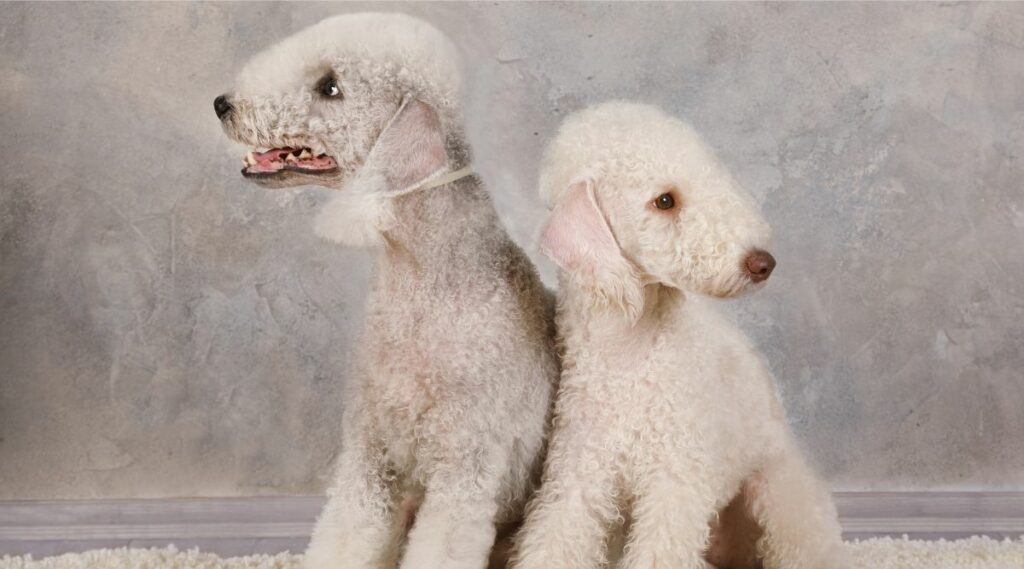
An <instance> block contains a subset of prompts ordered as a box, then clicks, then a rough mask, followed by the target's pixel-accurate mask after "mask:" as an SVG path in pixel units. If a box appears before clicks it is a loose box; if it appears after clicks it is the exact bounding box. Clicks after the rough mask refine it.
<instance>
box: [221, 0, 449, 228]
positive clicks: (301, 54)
mask: <svg viewBox="0 0 1024 569" xmlns="http://www.w3.org/2000/svg"><path fill="white" fill-rule="evenodd" d="M460 82H461V79H460V73H459V58H458V54H457V52H456V50H455V47H454V46H453V45H452V44H451V42H450V41H449V40H448V39H447V38H446V37H445V36H444V35H443V34H442V33H441V32H439V31H438V30H436V29H435V28H433V27H432V26H430V25H429V24H427V23H425V22H422V21H420V20H417V19H415V18H412V17H409V16H405V15H402V14H378V13H366V14H347V15H341V16H335V17H332V18H328V19H326V20H323V21H321V22H320V23H318V24H315V25H313V26H311V27H309V28H306V29H304V30H302V31H300V32H298V33H296V34H294V35H292V36H291V37H288V38H286V39H284V40H283V41H281V42H279V43H278V44H277V45H274V46H272V47H270V48H269V49H267V50H266V51H264V52H262V53H260V54H258V55H256V56H255V57H254V58H253V59H252V60H251V61H250V62H249V63H248V64H247V65H246V66H245V67H244V68H243V69H242V71H241V72H240V73H239V75H238V77H237V79H236V81H235V84H234V87H233V88H232V89H231V90H230V91H229V92H227V93H225V94H223V95H221V96H219V97H217V98H216V100H215V101H214V110H215V112H216V114H217V117H218V118H219V119H220V121H221V124H222V126H223V129H224V132H225V133H227V135H228V136H229V137H230V138H232V139H234V140H235V141H237V142H240V143H242V144H244V145H246V146H249V147H251V148H253V149H254V151H253V152H249V153H248V154H247V155H246V157H245V159H244V168H243V169H242V175H243V176H245V177H246V178H248V179H250V180H252V181H254V182H256V183H258V184H260V185H261V186H265V187H272V188H281V187H292V186H300V185H317V186H323V187H326V188H331V189H345V190H354V192H355V193H357V194H359V195H358V196H351V197H350V198H348V199H347V200H345V201H347V202H350V203H347V204H342V205H344V206H345V208H338V207H335V209H336V210H338V209H347V210H351V209H353V206H355V209H368V208H369V209H374V208H377V209H379V204H377V205H376V206H373V205H372V203H374V199H375V198H379V197H381V196H380V195H378V194H391V195H394V194H400V193H402V192H403V191H406V190H409V189H411V188H414V187H416V186H417V185H419V184H422V183H423V182H425V181H428V180H429V179H430V178H432V177H434V176H437V175H440V174H442V173H443V172H445V171H446V170H448V169H450V168H451V167H452V166H453V165H452V164H449V152H448V148H447V147H448V140H447V134H448V133H449V132H450V128H451V125H452V124H453V123H454V122H456V117H457V116H458V113H459V109H458V90H459V88H460ZM456 167H457V166H456ZM346 193H347V192H346ZM334 213H335V214H336V215H334V218H335V221H338V220H337V219H336V218H337V216H338V215H340V214H342V213H344V212H342V211H335V212H334ZM378 213H379V212H378ZM342 217H345V216H342ZM348 217H351V215H349V216H348ZM377 217H379V215H378V216H377ZM346 221H351V220H346ZM318 223H319V221H318ZM336 225H338V226H339V227H340V226H342V225H345V223H341V222H339V223H337V224H336ZM328 232H329V231H328ZM338 240H346V239H343V238H339V239H338Z"/></svg>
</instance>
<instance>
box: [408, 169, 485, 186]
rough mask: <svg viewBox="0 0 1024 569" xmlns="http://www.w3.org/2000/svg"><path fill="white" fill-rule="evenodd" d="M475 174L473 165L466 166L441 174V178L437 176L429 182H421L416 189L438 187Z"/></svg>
mask: <svg viewBox="0 0 1024 569" xmlns="http://www.w3.org/2000/svg"><path fill="white" fill-rule="evenodd" d="M473 174H474V172H473V167H472V166H466V167H465V168H459V169H458V170H456V171H454V172H448V173H447V174H445V175H443V176H441V177H440V178H436V179H434V180H430V181H429V182H424V183H423V184H420V185H419V186H416V188H415V189H417V190H429V189H431V188H437V187H440V186H443V185H445V184H450V183H452V182H456V181H458V180H461V179H463V178H465V177H467V176H472V175H473Z"/></svg>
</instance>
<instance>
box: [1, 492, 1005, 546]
mask: <svg viewBox="0 0 1024 569" xmlns="http://www.w3.org/2000/svg"><path fill="white" fill-rule="evenodd" d="M835 499H836V505H837V506H838V508H839V514H840V521H841V522H842V525H843V531H844V536H845V537H846V538H847V539H864V538H868V537H877V536H886V535H891V536H901V535H908V536H909V537H911V538H917V539H938V538H946V539H955V538H959V537H966V536H969V535H976V534H981V535H988V536H992V537H996V538H1003V537H1018V536H1021V535H1024V492H837V493H836V494H835ZM322 505H323V497H320V496H289V497H246V498H187V499H162V500H86V501H14V502H0V555H3V554H12V555H23V554H28V553H31V554H32V555H34V556H36V557H40V556H45V555H55V554H59V553H65V552H73V551H85V550H87V549H95V548H99V547H125V546H128V547H156V546H165V545H169V544H174V545H176V546H177V547H178V548H179V549H186V548H192V547H198V548H199V549H201V550H203V551H210V552H213V553H218V554H220V555H245V554H252V553H277V552H280V551H292V552H296V553H297V552H301V551H302V550H303V549H304V548H305V545H306V542H307V541H308V539H309V534H310V531H311V530H312V527H313V521H314V520H315V518H316V515H317V513H318V512H319V510H320V507H321V506H322Z"/></svg>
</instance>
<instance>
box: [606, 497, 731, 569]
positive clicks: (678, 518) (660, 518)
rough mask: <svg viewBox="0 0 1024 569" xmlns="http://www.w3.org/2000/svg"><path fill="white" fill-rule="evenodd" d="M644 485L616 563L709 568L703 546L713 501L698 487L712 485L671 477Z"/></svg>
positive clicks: (642, 568)
mask: <svg viewBox="0 0 1024 569" xmlns="http://www.w3.org/2000/svg"><path fill="white" fill-rule="evenodd" d="M695 482H698V483H695ZM644 486H645V487H644V488H642V491H641V493H640V494H639V495H638V496H637V498H636V500H635V501H634V505H633V513H632V515H633V525H632V528H631V531H630V536H629V541H628V542H627V544H626V549H625V553H624V555H623V558H622V562H621V563H620V565H619V567H620V568H621V569H710V568H711V567H712V566H711V565H710V564H709V563H708V562H707V561H705V560H704V550H705V549H706V548H707V544H708V536H709V533H710V527H709V525H708V520H709V519H711V516H712V515H713V514H714V513H715V504H714V502H713V501H712V500H710V499H709V492H706V491H702V490H701V489H702V488H708V487H712V486H713V485H711V484H707V483H699V481H693V480H687V481H683V482H680V481H679V480H677V479H675V478H674V477H673V478H671V479H669V478H660V479H658V480H653V481H651V482H650V483H648V484H645V485H644Z"/></svg>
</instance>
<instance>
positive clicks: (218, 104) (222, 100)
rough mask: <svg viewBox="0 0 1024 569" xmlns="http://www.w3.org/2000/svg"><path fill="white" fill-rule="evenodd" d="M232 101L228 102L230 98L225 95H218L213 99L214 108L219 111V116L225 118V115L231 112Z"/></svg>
mask: <svg viewBox="0 0 1024 569" xmlns="http://www.w3.org/2000/svg"><path fill="white" fill-rule="evenodd" d="M232 108H234V107H232V106H231V103H229V102H228V98H227V97H225V96H224V95H221V96H220V97H217V98H216V99H214V100H213V110H214V111H216V113H217V118H219V119H221V120H224V115H226V114H228V113H230V112H231V109H232Z"/></svg>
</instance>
